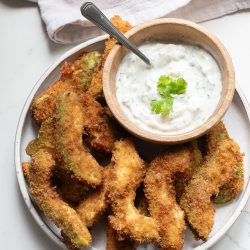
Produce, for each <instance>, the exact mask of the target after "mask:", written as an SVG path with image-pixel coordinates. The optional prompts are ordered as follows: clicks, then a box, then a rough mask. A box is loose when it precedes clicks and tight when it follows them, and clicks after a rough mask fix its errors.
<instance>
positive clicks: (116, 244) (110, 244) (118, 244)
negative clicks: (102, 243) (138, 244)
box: [106, 223, 136, 250]
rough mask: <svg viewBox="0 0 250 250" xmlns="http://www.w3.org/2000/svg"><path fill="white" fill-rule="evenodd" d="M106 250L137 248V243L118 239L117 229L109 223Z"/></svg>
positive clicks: (130, 249) (133, 249) (132, 249)
mask: <svg viewBox="0 0 250 250" xmlns="http://www.w3.org/2000/svg"><path fill="white" fill-rule="evenodd" d="M106 234H107V240H106V250H135V249H136V248H135V243H134V242H133V241H128V240H118V239H117V233H116V231H115V230H114V229H113V228H112V227H111V226H110V224H109V223H107V226H106Z"/></svg>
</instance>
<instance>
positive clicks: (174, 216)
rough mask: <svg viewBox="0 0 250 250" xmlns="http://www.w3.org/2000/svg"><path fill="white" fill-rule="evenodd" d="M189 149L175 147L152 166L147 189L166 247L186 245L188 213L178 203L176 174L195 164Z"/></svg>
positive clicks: (152, 163) (150, 166) (153, 213)
mask: <svg viewBox="0 0 250 250" xmlns="http://www.w3.org/2000/svg"><path fill="white" fill-rule="evenodd" d="M191 160H192V159H191V153H190V151H189V150H188V149H187V148H180V149H175V150H174V151H172V152H166V153H164V154H161V155H159V156H157V157H156V158H155V159H154V160H153V161H152V162H151V163H150V165H149V169H148V171H147V173H146V177H145V180H144V191H145V194H146V197H147V200H148V209H149V213H150V215H151V216H152V217H153V218H154V219H156V221H157V222H158V223H159V225H160V229H159V234H160V241H159V245H160V246H161V247H162V248H163V249H171V250H177V249H178V250H179V249H182V246H183V240H184V239H183V231H184V229H185V221H184V213H183V211H182V210H181V208H180V207H179V205H178V204H177V203H176V199H175V189H174V176H175V174H176V173H179V172H184V171H186V170H187V169H189V168H190V167H191Z"/></svg>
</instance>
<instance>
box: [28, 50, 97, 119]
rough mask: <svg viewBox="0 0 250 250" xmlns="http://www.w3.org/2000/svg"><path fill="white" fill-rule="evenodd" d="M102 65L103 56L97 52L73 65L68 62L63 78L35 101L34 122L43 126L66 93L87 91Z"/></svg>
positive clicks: (63, 71) (32, 110)
mask: <svg viewBox="0 0 250 250" xmlns="http://www.w3.org/2000/svg"><path fill="white" fill-rule="evenodd" d="M100 64H101V54H100V53H99V52H96V51H93V52H90V53H87V54H84V55H83V56H82V57H81V58H80V59H79V60H77V61H76V62H75V63H73V64H70V63H67V62H66V63H65V64H64V65H63V66H62V69H61V71H62V78H61V79H60V80H58V81H56V82H55V83H54V84H52V85H51V86H50V87H49V88H47V89H46V90H45V91H44V92H42V93H41V94H40V95H39V96H37V97H36V98H35V99H34V100H33V102H32V104H31V108H30V110H31V113H32V116H33V118H34V120H35V121H36V122H37V123H38V124H41V123H42V122H44V121H45V120H47V119H48V118H49V117H51V116H52V115H53V114H54V112H55V108H56V105H57V103H58V99H59V97H60V96H61V95H62V94H63V93H64V92H65V91H67V90H70V89H72V88H74V90H75V91H79V92H80V93H82V91H83V90H85V88H84V86H88V85H89V84H90V81H91V79H92V77H93V75H94V74H95V72H96V71H97V70H98V69H99V66H100Z"/></svg>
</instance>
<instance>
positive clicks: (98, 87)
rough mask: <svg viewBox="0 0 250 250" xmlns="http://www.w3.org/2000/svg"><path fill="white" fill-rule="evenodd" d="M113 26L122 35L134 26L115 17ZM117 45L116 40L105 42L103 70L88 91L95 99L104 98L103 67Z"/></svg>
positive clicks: (96, 75)
mask: <svg viewBox="0 0 250 250" xmlns="http://www.w3.org/2000/svg"><path fill="white" fill-rule="evenodd" d="M110 21H111V22H112V23H113V25H114V26H115V27H116V28H117V29H118V30H119V31H120V32H122V33H126V32H127V31H129V30H130V29H131V28H132V26H131V25H130V24H129V23H128V22H126V21H124V20H122V18H121V17H120V16H114V17H112V18H111V20H110ZM115 44H116V39H115V38H112V37H111V38H109V39H108V40H107V41H106V42H105V49H104V54H103V57H102V67H101V69H100V70H99V71H98V72H97V73H96V74H95V76H94V77H93V79H92V81H91V83H90V86H89V89H88V91H87V93H88V94H89V95H91V96H93V97H94V98H100V97H103V92H102V72H103V66H104V63H105V61H106V58H107V56H108V54H109V52H110V50H111V49H112V48H113V47H114V45H115Z"/></svg>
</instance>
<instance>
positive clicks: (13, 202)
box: [0, 0, 250, 250]
mask: <svg viewBox="0 0 250 250" xmlns="http://www.w3.org/2000/svg"><path fill="white" fill-rule="evenodd" d="M202 25H204V26H205V27H206V28H207V29H208V30H210V31H212V32H213V33H215V34H216V35H217V36H218V37H219V38H220V39H221V41H222V42H223V43H224V44H225V46H226V48H227V49H228V51H229V53H230V54H231V56H232V58H233V62H234V66H235V70H236V77H237V81H238V82H239V84H240V85H241V87H242V89H243V91H244V92H245V94H246V96H247V98H248V100H250V88H249V86H248V84H249V83H250V82H249V79H250V63H249V61H250V12H247V11H244V12H240V13H237V14H233V15H230V16H226V17H222V18H219V19H216V20H213V21H209V22H205V23H203V24H202ZM72 46H73V45H70V46H65V45H58V44H55V43H53V42H51V41H50V40H49V39H48V37H47V35H46V32H45V28H44V26H43V24H42V21H41V19H40V16H39V10H38V8H37V6H36V4H32V3H27V2H25V1H23V0H2V1H1V2H0V152H1V153H0V167H1V170H0V197H1V202H0V249H2V250H45V249H46V250H52V249H53V250H59V247H58V246H56V245H55V244H54V243H53V242H52V241H51V240H50V239H49V238H48V237H47V236H46V235H45V234H44V233H43V231H41V229H40V228H39V227H38V226H37V224H36V222H35V221H34V219H33V218H32V217H31V216H30V214H29V211H28V209H26V206H25V204H24V202H23V200H22V197H21V195H20V191H19V188H18V184H17V179H16V175H15V168H14V136H15V131H16V127H17V122H18V118H19V115H20V112H21V109H22V106H23V105H24V102H25V99H26V98H27V96H28V94H29V92H30V90H31V88H32V87H33V86H34V84H35V83H36V81H37V80H38V78H39V77H40V76H41V75H42V73H43V72H44V71H45V70H46V69H47V68H48V66H50V65H51V64H52V63H53V62H54V61H55V60H56V59H57V58H58V57H59V56H60V55H61V54H63V53H64V52H65V51H67V50H68V49H69V48H71V47H72ZM246 139H248V138H246ZM248 167H249V166H248ZM212 249H213V250H240V249H241V250H243V249H244V250H249V249H250V200H249V201H248V203H247V205H246V207H245V209H244V210H243V211H242V214H241V215H240V217H239V218H238V220H237V221H236V222H235V224H234V225H233V226H232V228H231V229H230V230H229V231H228V233H227V234H226V235H225V236H224V237H223V238H222V239H221V240H220V241H219V242H218V243H217V244H216V245H215V246H214V247H212Z"/></svg>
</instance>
